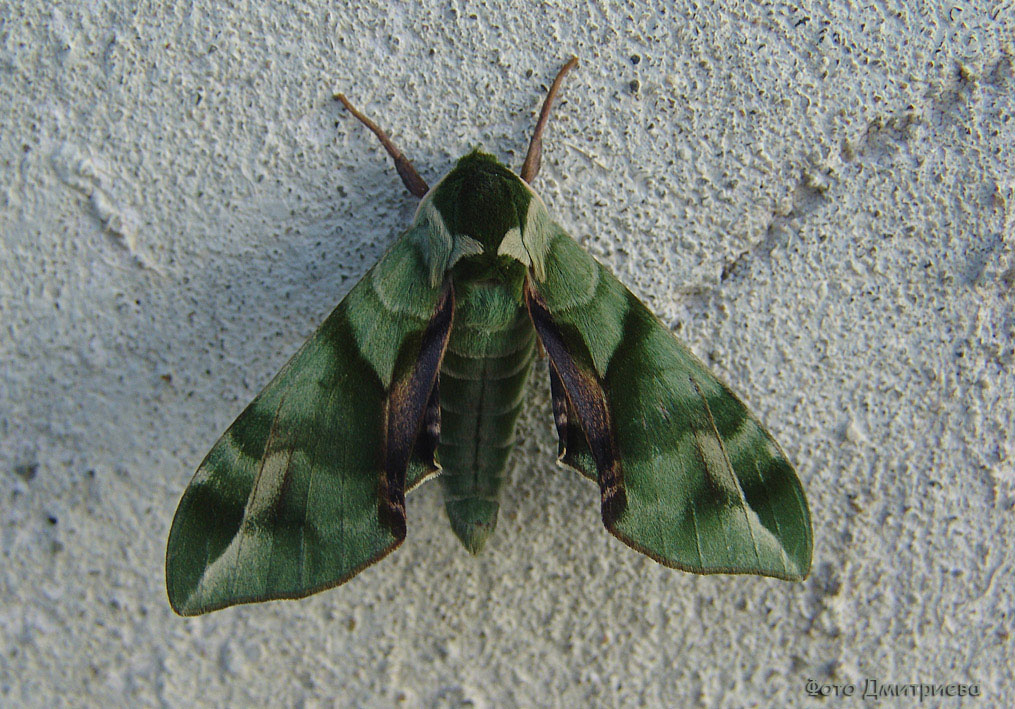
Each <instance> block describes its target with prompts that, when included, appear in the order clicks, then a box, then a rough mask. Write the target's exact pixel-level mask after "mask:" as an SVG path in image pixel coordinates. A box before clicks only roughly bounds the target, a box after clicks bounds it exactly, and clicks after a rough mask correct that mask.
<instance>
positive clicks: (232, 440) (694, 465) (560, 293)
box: [166, 57, 811, 615]
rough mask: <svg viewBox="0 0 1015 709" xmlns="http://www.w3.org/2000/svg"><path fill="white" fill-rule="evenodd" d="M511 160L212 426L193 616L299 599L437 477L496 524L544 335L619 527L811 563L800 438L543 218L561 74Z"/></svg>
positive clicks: (183, 560) (684, 564)
mask: <svg viewBox="0 0 1015 709" xmlns="http://www.w3.org/2000/svg"><path fill="white" fill-rule="evenodd" d="M576 62H577V59H575V58H573V57H572V59H571V61H569V62H568V63H567V64H566V65H565V66H564V67H563V68H562V69H561V70H560V72H559V73H558V75H557V77H556V79H555V80H554V82H553V84H552V86H551V88H550V90H549V92H548V93H547V96H546V98H545V100H544V102H543V106H542V110H541V112H540V116H539V119H538V122H537V124H536V128H535V130H534V133H533V137H532V139H531V142H530V144H529V150H528V153H527V155H526V158H525V162H524V164H523V166H522V169H521V171H520V173H518V174H517V175H516V174H515V173H514V172H512V171H511V170H509V169H508V168H507V167H505V166H504V165H502V164H501V163H500V162H498V161H497V159H496V158H494V157H493V156H491V155H487V154H485V153H483V152H479V151H474V152H471V153H469V154H468V155H465V156H464V157H463V158H461V159H460V160H459V161H458V162H457V164H456V165H455V167H454V169H452V170H451V171H450V172H449V173H448V174H447V175H445V176H444V178H443V179H441V181H440V182H438V183H437V184H436V185H435V186H434V187H433V188H432V189H430V188H428V187H427V185H426V183H425V182H424V181H423V179H422V178H421V177H420V176H419V174H418V173H417V172H416V170H415V169H414V168H413V166H412V163H411V162H409V160H408V159H407V158H406V157H405V156H404V155H403V154H402V153H401V152H400V151H399V150H398V149H397V148H396V147H395V146H394V144H393V143H392V142H391V140H390V139H389V138H388V136H387V135H386V134H385V133H384V131H383V130H381V128H380V127H378V126H377V125H376V124H375V123H374V122H373V121H371V120H370V119H369V118H367V117H366V116H364V115H363V114H361V113H360V112H359V111H357V110H356V109H355V108H353V106H352V105H351V104H350V103H349V101H348V100H347V99H346V98H345V97H344V96H342V95H340V94H339V95H336V97H335V98H336V99H338V100H340V101H341V102H342V103H343V104H344V105H345V107H346V108H347V109H348V110H349V111H350V112H351V113H352V115H354V116H355V117H356V118H357V119H359V120H360V121H362V122H363V123H364V124H365V125H366V126H367V127H368V128H369V129H370V130H371V131H372V132H373V133H374V134H375V135H376V136H377V137H378V138H379V139H380V141H381V143H382V145H383V146H384V148H385V149H386V151H387V152H388V153H389V155H390V156H391V158H392V159H393V160H394V163H395V167H396V169H397V171H398V174H399V175H400V176H401V178H402V181H403V183H404V184H405V186H406V188H407V189H408V190H409V192H411V193H412V194H413V195H414V196H415V197H417V198H419V199H420V202H419V207H418V209H417V210H416V213H415V217H414V218H413V220H412V224H411V225H410V226H409V228H408V229H407V230H406V231H405V232H404V233H402V235H401V236H399V237H398V239H397V240H396V241H395V243H394V244H393V245H392V246H391V247H390V248H389V249H388V251H387V252H386V253H385V254H384V255H383V256H382V257H381V259H380V261H379V262H378V263H377V264H376V265H375V266H374V267H373V268H371V269H370V270H369V271H368V272H367V274H366V275H365V276H363V278H362V280H360V281H359V283H357V284H356V285H355V286H354V287H353V288H352V289H351V290H350V291H349V293H348V294H347V295H346V296H345V298H344V299H343V300H342V302H341V303H339V304H338V306H337V307H336V308H335V310H334V311H333V312H332V313H331V315H329V316H328V318H327V319H326V320H325V321H324V323H323V324H322V325H321V326H320V328H319V329H318V330H317V331H316V332H315V333H314V334H313V335H312V336H311V337H310V339H309V340H308V341H307V342H306V343H305V344H304V345H303V346H302V348H301V349H300V350H299V351H298V352H297V353H296V355H295V356H294V357H293V358H292V359H291V360H289V362H288V363H287V364H286V365H285V366H284V367H283V368H282V371H281V372H279V373H278V375H276V376H275V378H274V379H273V380H272V381H271V382H270V383H269V384H268V385H267V386H266V387H265V388H264V390H263V391H262V392H261V393H260V394H258V395H257V397H256V398H255V399H254V400H253V401H252V402H251V403H250V405H249V406H247V408H246V409H245V410H244V411H243V413H241V414H240V416H239V418H237V419H236V421H235V422H234V423H233V424H232V425H231V426H230V427H229V429H228V430H226V432H225V434H223V436H222V437H221V438H220V439H219V440H218V442H217V443H215V445H214V447H213V448H212V449H211V452H210V453H208V455H207V457H206V458H205V459H204V461H203V462H202V463H201V465H200V467H199V468H198V470H197V473H196V474H195V476H194V478H193V481H192V482H191V483H190V486H189V487H188V488H187V490H186V492H184V494H183V498H182V499H181V501H180V505H179V508H178V509H177V511H176V516H175V518H174V520H173V524H172V529H171V531H170V533H169V542H168V549H167V552H166V582H167V588H168V592H169V601H170V603H171V604H172V607H173V609H174V610H175V611H176V612H177V613H179V614H181V615H197V614H200V613H207V612H209V611H213V610H216V609H219V608H224V607H226V606H231V605H235V604H238V603H250V602H254V601H264V600H269V599H279V598H300V597H303V596H307V595H309V594H312V593H316V592H318V591H321V590H324V589H327V588H330V587H332V586H336V585H338V584H341V583H343V582H345V581H347V580H348V579H349V578H351V577H352V576H353V575H355V574H357V573H358V572H360V571H362V570H363V569H364V568H366V567H367V566H369V565H370V564H373V563H374V562H376V561H378V560H380V559H382V558H383V557H384V556H386V555H387V554H388V553H390V552H391V551H392V550H393V549H395V548H396V547H397V546H398V545H399V544H401V543H402V541H403V540H404V539H405V534H406V515H405V494H406V493H407V492H408V491H410V490H412V489H413V488H415V487H416V486H417V485H419V484H420V483H422V482H423V481H425V480H427V479H429V478H431V477H434V476H437V475H438V473H439V477H438V480H439V481H440V484H441V486H442V488H443V492H444V506H445V509H446V511H447V516H448V519H449V520H450V522H451V528H452V530H453V531H454V533H455V535H457V537H458V539H459V540H461V542H462V544H463V545H464V546H465V547H466V548H467V549H468V550H469V551H470V552H472V553H478V552H479V551H480V550H481V549H482V548H483V546H484V544H485V543H486V541H487V539H488V538H489V536H490V534H491V533H492V532H493V530H494V527H495V525H496V523H497V513H498V509H499V507H500V503H499V501H498V498H499V493H500V491H501V488H502V487H503V486H504V483H505V470H506V464H507V461H508V457H509V455H510V453H511V449H512V445H513V441H514V428H515V420H516V419H517V418H518V414H519V411H520V410H521V408H522V404H523V401H524V399H525V388H526V381H527V380H528V378H529V371H530V369H532V366H533V362H534V361H535V360H536V359H537V354H540V353H542V352H545V358H546V360H547V363H548V370H549V377H550V391H551V396H552V401H553V418H554V423H555V426H556V431H557V436H558V439H559V447H558V462H561V463H563V464H564V465H566V466H568V467H570V468H573V469H574V470H576V471H577V472H579V473H580V474H582V475H584V476H585V477H587V478H589V479H590V480H592V481H593V482H596V483H598V485H599V490H600V502H601V508H602V519H603V524H604V525H605V526H606V529H607V530H609V531H610V532H611V533H612V534H613V535H615V536H616V537H617V538H618V539H620V541H622V542H624V543H625V544H627V545H628V546H630V547H631V548H633V549H635V550H636V551H639V552H641V553H643V554H646V555H648V556H649V557H651V558H652V559H655V560H656V561H658V562H660V563H661V564H665V565H666V566H670V567H673V568H677V569H682V570H685V571H693V572H697V573H751V574H760V575H765V576H773V577H778V578H782V579H790V580H799V579H802V578H804V577H805V576H806V575H807V573H808V570H809V568H810V559H811V524H810V514H809V511H808V508H807V502H806V500H805V498H804V493H803V490H802V488H801V485H800V482H799V480H798V479H797V476H796V474H795V473H794V471H793V468H792V467H791V465H790V463H789V462H788V460H787V459H786V456H785V454H783V452H782V451H781V449H780V448H779V446H778V445H777V444H776V442H775V441H774V440H773V439H772V437H771V436H770V435H769V434H768V433H767V432H766V431H765V429H764V428H762V426H761V425H760V424H759V423H758V421H757V420H756V419H755V418H754V417H753V416H752V415H751V414H750V413H748V411H747V410H746V409H745V408H744V405H743V404H741V403H740V401H739V400H738V399H737V397H736V396H734V395H733V393H732V392H731V391H730V390H729V388H728V387H727V386H726V385H725V384H723V383H722V382H720V381H719V380H718V379H717V378H716V377H715V376H713V375H712V374H711V373H710V372H709V371H708V370H707V369H706V368H705V366H704V365H703V364H702V363H701V362H700V361H699V360H698V359H697V358H696V357H695V356H694V355H693V354H691V352H690V351H689V350H687V349H686V348H685V347H684V346H683V345H681V344H680V343H679V342H678V341H677V340H676V338H675V337H674V336H673V334H672V333H671V332H670V331H669V330H668V329H667V328H666V327H665V326H664V325H663V324H662V323H661V322H660V321H659V320H658V319H657V318H656V317H655V316H654V315H653V314H652V313H651V312H649V310H648V308H646V307H645V305H643V304H642V303H641V301H639V300H638V299H637V298H636V297H635V296H634V295H633V294H632V293H631V291H629V290H628V289H627V288H625V287H624V286H623V285H622V284H621V283H620V282H619V281H618V280H617V279H616V278H615V277H614V276H613V275H612V274H611V273H610V272H609V271H608V270H607V269H606V268H605V267H604V266H603V265H601V264H600V263H598V262H597V261H596V260H595V259H594V258H593V257H592V256H591V255H589V254H588V253H587V252H586V251H585V250H584V249H583V248H582V247H581V246H579V245H578V244H577V243H576V242H575V241H574V240H573V239H572V238H571V237H570V236H568V235H567V233H566V232H565V231H564V229H563V228H561V226H560V225H559V224H558V223H557V222H555V221H554V220H553V218H552V217H551V216H550V213H549V211H548V210H547V208H546V205H545V204H544V203H543V201H542V200H541V199H540V197H539V195H537V194H536V192H535V191H533V189H532V187H531V186H530V185H531V183H532V181H533V179H534V178H535V177H536V174H537V173H538V171H539V166H540V155H541V151H542V134H543V131H544V129H545V127H546V124H547V120H548V117H549V114H550V108H551V106H552V104H553V100H554V97H555V96H556V94H557V92H558V90H559V88H560V85H561V82H562V80H563V78H564V75H565V74H566V73H567V72H568V70H570V69H571V68H572V67H573V66H574V65H575V64H576Z"/></svg>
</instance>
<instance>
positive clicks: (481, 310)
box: [437, 284, 536, 553]
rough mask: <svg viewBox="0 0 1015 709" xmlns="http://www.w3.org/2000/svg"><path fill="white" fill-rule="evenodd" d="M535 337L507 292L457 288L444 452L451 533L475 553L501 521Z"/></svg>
mask: <svg viewBox="0 0 1015 709" xmlns="http://www.w3.org/2000/svg"><path fill="white" fill-rule="evenodd" d="M535 342H536V336H535V330H534V329H533V327H532V322H531V320H530V319H529V316H528V313H527V311H526V310H525V309H524V307H521V305H520V304H519V303H518V302H517V301H515V299H514V298H513V297H512V294H511V293H510V291H509V290H508V289H507V288H506V287H505V286H503V285H495V284H470V285H469V286H468V287H464V288H460V289H456V307H455V321H454V325H453V327H452V330H451V338H450V340H449V341H448V347H447V351H446V353H445V355H444V362H443V364H442V365H441V373H440V406H441V433H440V443H439V445H438V448H437V453H438V458H439V460H440V464H441V467H442V468H443V472H442V474H441V476H440V480H441V484H442V486H443V488H444V501H445V508H446V509H447V512H448V517H449V519H450V521H451V526H452V529H453V530H454V531H455V534H456V535H458V537H459V539H461V540H462V543H463V544H465V546H466V548H468V549H469V550H470V551H472V552H473V553H475V552H478V551H479V550H480V549H481V548H482V547H483V544H484V543H485V541H486V539H487V537H488V536H489V535H490V532H492V531H493V528H494V526H495V525H496V522H497V510H498V507H499V505H498V502H497V497H498V493H499V492H500V488H501V486H502V485H503V482H504V472H505V468H506V465H507V459H508V456H509V455H510V453H511V449H512V447H513V445H514V429H515V420H516V419H517V418H518V414H519V412H520V411H521V406H522V400H523V398H524V396H523V392H524V389H525V384H526V382H527V381H528V376H529V369H530V368H531V364H532V359H533V355H534V353H535Z"/></svg>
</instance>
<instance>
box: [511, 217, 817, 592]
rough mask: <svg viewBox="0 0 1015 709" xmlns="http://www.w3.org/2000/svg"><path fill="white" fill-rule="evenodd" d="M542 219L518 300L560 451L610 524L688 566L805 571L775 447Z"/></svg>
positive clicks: (802, 516)
mask: <svg viewBox="0 0 1015 709" xmlns="http://www.w3.org/2000/svg"><path fill="white" fill-rule="evenodd" d="M550 224H551V225H552V229H553V234H552V236H551V237H550V238H549V239H548V240H547V245H546V249H545V253H544V258H543V261H544V267H545V273H544V274H543V275H544V277H543V278H539V277H538V276H537V275H536V274H534V273H531V274H530V283H529V285H528V287H527V300H528V305H529V311H530V314H531V315H532V318H533V324H534V325H535V327H536V330H537V332H538V333H539V336H540V339H541V341H542V342H543V345H544V347H546V349H547V354H548V355H549V358H550V362H551V386H552V388H553V390H554V391H553V393H554V416H555V420H556V423H557V430H558V434H559V435H560V437H561V447H562V461H563V462H564V463H567V464H569V465H571V466H572V467H575V468H576V469H577V470H578V471H579V472H581V473H582V474H583V475H586V476H588V477H592V478H593V479H597V480H598V481H599V483H600V488H601V491H602V502H603V521H604V523H605V524H606V526H607V528H608V529H609V530H610V531H611V532H612V533H613V534H614V535H616V536H617V537H618V538H619V539H620V540H621V541H623V542H625V543H626V544H628V545H629V546H631V547H632V548H634V549H637V550H638V551H641V552H643V553H645V554H647V555H649V556H651V557H652V558H654V559H656V560H657V561H660V562H661V563H664V564H666V565H669V566H673V567H677V568H681V569H685V570H688V571H696V572H699V573H716V572H726V573H757V574H763V575H768V576H776V577H780V578H786V579H799V578H803V577H804V576H806V574H807V571H808V569H809V567H810V555H811V527H810V518H809V512H808V509H807V504H806V501H805V498H804V495H803V490H802V488H801V486H800V482H799V480H798V479H797V477H796V474H795V473H794V471H793V469H792V466H791V465H790V464H789V462H788V461H787V459H786V456H785V455H784V454H783V453H782V451H781V450H780V448H779V447H778V445H777V444H776V443H775V441H774V440H773V439H772V437H771V436H770V435H769V434H768V433H767V432H766V431H765V430H764V428H762V427H761V425H760V424H759V423H758V421H757V420H756V419H755V418H754V417H753V416H751V415H750V413H748V411H747V410H746V408H745V407H744V406H743V404H742V403H741V402H740V401H739V400H738V399H737V398H736V396H734V395H733V393H732V392H731V391H730V390H729V388H728V387H726V386H725V385H724V384H722V382H720V381H719V380H718V379H717V378H716V377H715V376H713V375H712V374H711V373H710V372H709V371H708V370H707V369H706V368H705V367H704V365H702V364H701V362H700V361H699V360H698V359H697V358H696V357H695V356H694V355H693V354H691V352H690V351H689V350H687V349H686V348H685V347H684V346H683V345H681V344H680V343H679V342H678V341H677V339H676V338H675V337H674V336H673V334H672V333H671V332H670V331H669V330H668V329H667V328H666V327H665V326H663V325H662V323H660V322H659V320H658V319H657V318H656V317H655V316H654V315H652V313H651V312H649V310H648V309H647V308H646V307H645V306H644V304H642V303H641V301H639V300H638V299H637V298H636V297H635V296H634V295H633V294H631V292H630V291H629V290H628V289H627V288H625V287H624V286H623V285H622V284H621V283H620V282H619V281H618V280H617V279H616V278H615V277H614V276H613V275H612V274H611V273H610V272H609V271H607V270H606V268H605V267H603V266H602V265H601V264H599V263H598V262H597V261H596V260H595V259H594V258H592V256H591V255H589V254H588V253H587V252H586V251H585V250H584V249H582V248H581V247H580V246H579V245H578V244H577V243H575V242H574V240H572V239H571V238H570V237H569V236H568V235H567V234H566V233H564V232H563V230H562V229H560V228H559V227H557V226H556V225H555V224H552V222H550ZM548 228H551V227H548ZM600 402H602V403H600ZM603 407H605V411H606V419H607V420H606V421H603V420H602V417H601V416H600V415H599V411H600V409H602V408H603Z"/></svg>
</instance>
